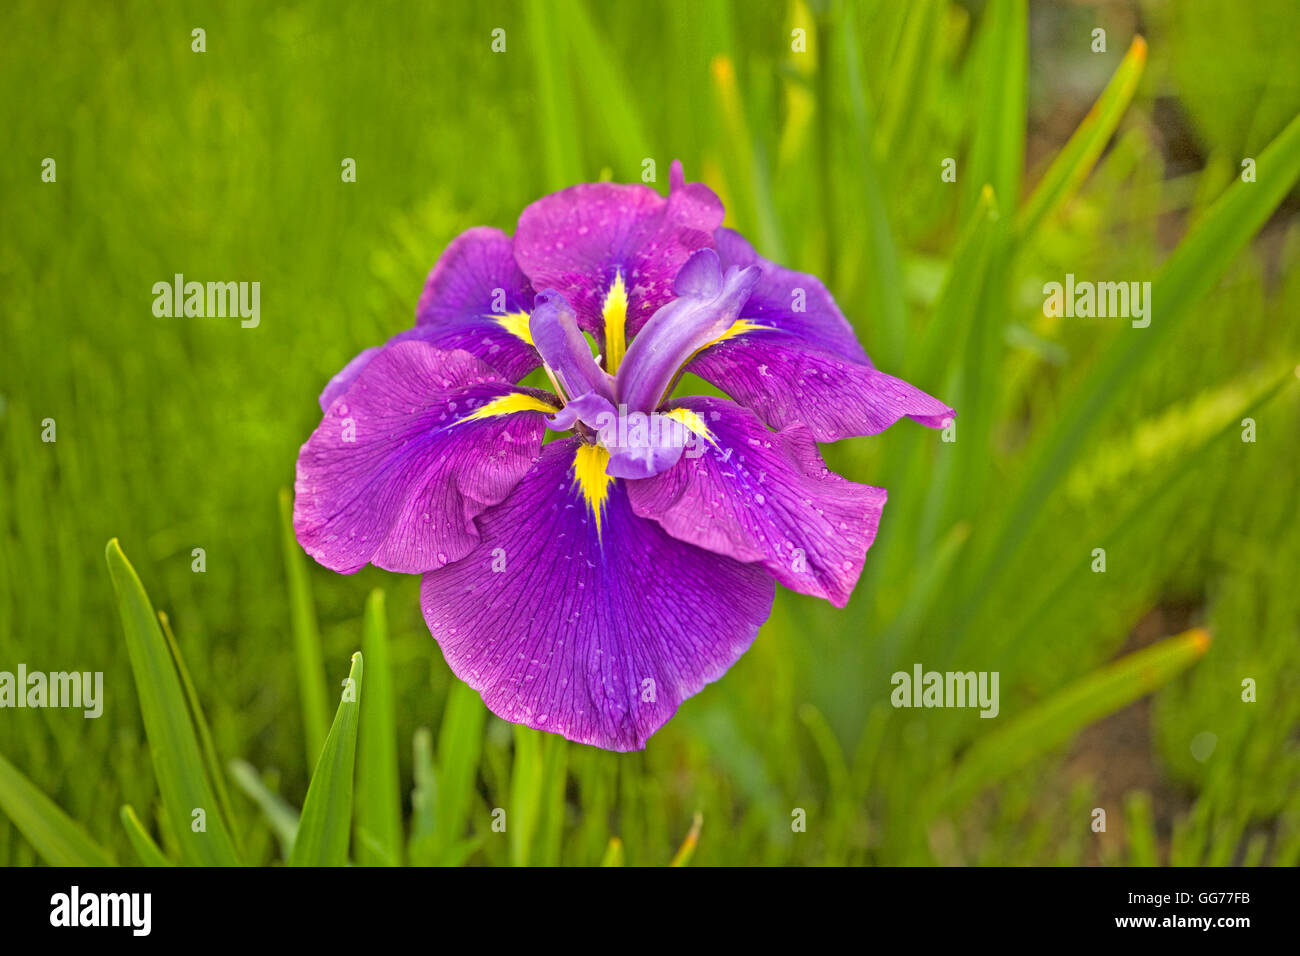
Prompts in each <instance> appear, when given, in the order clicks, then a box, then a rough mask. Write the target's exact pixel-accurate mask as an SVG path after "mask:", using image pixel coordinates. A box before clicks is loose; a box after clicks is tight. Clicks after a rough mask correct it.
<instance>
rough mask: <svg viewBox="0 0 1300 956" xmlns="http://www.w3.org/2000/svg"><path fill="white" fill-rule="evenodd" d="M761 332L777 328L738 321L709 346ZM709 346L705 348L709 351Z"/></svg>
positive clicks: (746, 320) (745, 320)
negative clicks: (750, 333)
mask: <svg viewBox="0 0 1300 956" xmlns="http://www.w3.org/2000/svg"><path fill="white" fill-rule="evenodd" d="M760 330H767V331H769V332H772V331H775V330H776V327H775V326H771V325H759V324H758V323H757V322H751V321H750V320H749V319H737V320H736V321H735V322H732V323H731V328H729V329H727V331H725V332H723V333H722V334H721V335H719V336H718V337H717V338H716V339H714V340H713V341H712V342H710V343H709V345H717V344H718V343H719V342H725V341H727V339H734V338H737V337H738V336H741V335H744V334H745V333H746V332H757V331H760ZM709 345H705V346H703V348H706V349H707V348H708V347H709Z"/></svg>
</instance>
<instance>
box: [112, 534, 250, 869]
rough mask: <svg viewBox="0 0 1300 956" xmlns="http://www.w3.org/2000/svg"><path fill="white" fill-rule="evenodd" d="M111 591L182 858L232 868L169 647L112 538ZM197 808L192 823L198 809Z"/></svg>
mask: <svg viewBox="0 0 1300 956" xmlns="http://www.w3.org/2000/svg"><path fill="white" fill-rule="evenodd" d="M105 557H106V558H107V561H108V570H109V573H110V574H111V575H112V578H113V588H114V590H115V591H116V592H117V603H118V609H119V611H120V612H121V615H122V628H123V630H124V631H125V633H126V649H127V653H128V656H129V657H130V658H131V670H132V671H133V672H134V673H135V685H136V694H137V695H138V697H139V700H140V714H141V716H142V717H143V718H144V729H145V733H146V734H147V736H148V738H149V748H150V750H151V752H152V754H153V765H154V774H155V775H156V776H157V778H158V791H159V793H160V794H161V795H162V801H163V806H164V807H165V808H166V810H167V818H168V820H170V821H171V826H172V827H173V828H174V831H175V832H174V836H175V837H176V841H177V843H178V845H179V846H180V849H181V856H182V857H183V858H184V860H185V861H186V862H187V863H191V864H196V865H205V866H238V865H239V862H240V861H239V857H238V855H237V854H236V852H235V844H234V841H233V840H232V839H231V837H230V832H229V831H228V830H227V829H226V824H225V822H224V821H223V820H222V818H221V812H220V804H219V803H218V802H217V797H216V794H215V792H214V791H213V789H212V784H211V782H210V781H209V780H208V777H207V773H206V771H205V769H204V764H203V753H202V750H201V748H200V747H199V742H198V738H197V736H196V735H195V732H194V725H193V724H192V723H191V721H190V718H189V708H188V705H187V704H186V701H185V692H184V691H183V690H182V689H181V681H180V678H179V677H178V676H177V673H176V665H175V663H174V661H173V660H172V652H171V649H170V648H169V647H168V646H167V639H166V638H164V637H163V633H162V628H161V627H159V625H158V617H157V615H156V614H155V613H154V608H153V605H152V604H151V603H150V602H149V596H148V595H147V594H146V593H145V590H144V586H143V585H141V583H140V578H139V577H138V576H137V575H136V573H135V568H133V567H132V566H131V563H130V562H129V561H128V560H127V559H126V555H125V554H123V553H122V548H121V546H120V545H118V543H117V539H116V538H114V539H113V540H112V541H110V542H109V543H108V547H107V549H106V551H105ZM199 810H202V811H203V819H204V826H203V827H202V828H199V829H196V828H197V827H198V823H197V820H198V818H197V817H196V816H195V813H196V811H199Z"/></svg>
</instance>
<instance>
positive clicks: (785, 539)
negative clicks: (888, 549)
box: [628, 398, 885, 607]
mask: <svg viewBox="0 0 1300 956" xmlns="http://www.w3.org/2000/svg"><path fill="white" fill-rule="evenodd" d="M675 404H677V405H678V406H679V407H685V408H689V409H690V410H691V411H693V412H694V413H695V414H697V415H698V416H699V420H700V421H702V422H703V423H704V425H705V426H706V427H707V428H708V429H709V432H710V435H711V436H712V444H711V445H709V446H707V450H705V451H704V453H703V454H701V455H696V456H692V455H689V454H688V455H686V456H683V457H682V459H681V460H680V461H678V462H677V464H676V465H674V466H673V467H672V468H671V469H669V470H668V471H666V472H664V473H663V474H660V475H656V476H655V477H653V478H644V479H641V480H638V481H631V482H628V494H629V497H630V500H631V502H632V510H633V511H634V512H636V514H638V515H641V516H642V517H645V518H651V519H653V520H655V521H657V522H659V524H661V525H662V526H663V527H664V529H665V530H667V531H668V532H669V533H670V534H671V535H673V537H675V538H678V539H680V540H682V541H686V542H688V543H690V544H693V545H697V546H698V547H701V548H707V549H708V550H709V551H713V552H716V553H717V554H723V555H727V556H728V557H732V558H735V559H736V560H737V561H755V562H758V563H760V564H761V565H762V566H763V567H764V568H766V569H767V570H768V572H770V573H771V574H772V575H773V576H774V577H775V578H776V579H777V580H778V581H780V582H781V583H782V584H784V585H785V586H786V587H788V588H790V589H791V590H794V591H800V592H802V593H804V594H811V595H813V596H815V597H822V598H826V599H827V600H829V601H831V602H832V603H833V604H835V605H836V606H838V607H843V606H844V605H845V604H846V603H848V600H849V596H850V595H851V594H852V593H853V587H854V585H855V584H857V581H858V576H859V575H860V574H861V573H862V564H863V560H864V559H865V557H866V553H867V549H868V548H870V547H871V542H872V541H874V540H875V537H876V527H877V525H878V524H879V523H880V513H881V509H883V508H884V505H885V489H883V488H874V487H872V486H871V485H860V484H857V483H856V482H852V481H847V480H845V479H844V478H841V477H840V476H839V475H836V474H834V473H833V472H831V471H830V470H829V469H828V468H827V467H826V464H825V463H824V462H823V461H822V458H821V455H820V454H819V453H818V451H817V445H816V443H815V442H814V441H813V437H812V433H811V432H810V431H809V429H808V428H807V427H805V426H804V425H800V424H795V425H791V426H789V427H788V428H785V429H784V430H782V431H780V432H771V431H768V430H767V428H765V427H764V426H763V423H762V422H761V421H759V420H758V418H757V417H756V416H755V415H754V414H753V413H752V412H750V411H747V410H746V409H744V408H741V407H740V406H739V405H736V404H735V403H734V402H729V401H726V400H724V399H718V398H689V399H684V400H682V401H681V402H678V403H675Z"/></svg>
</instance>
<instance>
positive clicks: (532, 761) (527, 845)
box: [506, 724, 542, 866]
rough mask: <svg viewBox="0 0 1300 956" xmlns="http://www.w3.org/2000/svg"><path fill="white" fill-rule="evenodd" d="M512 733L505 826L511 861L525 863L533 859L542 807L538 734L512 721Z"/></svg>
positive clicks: (516, 863) (511, 862)
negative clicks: (507, 811) (513, 752)
mask: <svg viewBox="0 0 1300 956" xmlns="http://www.w3.org/2000/svg"><path fill="white" fill-rule="evenodd" d="M514 735H515V760H514V764H513V765H512V766H511V768H510V812H509V816H508V818H507V821H506V828H507V831H508V832H509V834H510V865H511V866H527V865H528V864H529V863H530V862H531V860H532V852H533V841H534V838H535V836H536V834H537V823H538V820H539V818H540V816H541V811H542V756H541V751H542V745H541V740H540V739H539V738H540V737H541V734H540V733H539V732H538V731H536V730H532V729H530V728H528V727H524V726H523V725H522V724H515V725H514Z"/></svg>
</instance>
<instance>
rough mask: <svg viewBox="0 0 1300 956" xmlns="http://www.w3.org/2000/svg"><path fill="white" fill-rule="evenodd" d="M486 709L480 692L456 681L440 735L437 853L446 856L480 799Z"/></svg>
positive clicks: (462, 834) (442, 856)
mask: <svg viewBox="0 0 1300 956" xmlns="http://www.w3.org/2000/svg"><path fill="white" fill-rule="evenodd" d="M486 719H487V708H486V707H485V706H484V705H483V699H482V698H481V697H479V695H478V691H476V690H474V689H473V688H472V687H470V686H469V685H467V684H464V683H462V682H461V681H458V680H457V681H453V682H452V685H451V689H450V691H449V692H448V694H447V705H446V707H445V708H444V710H443V714H442V726H441V727H440V728H439V731H438V764H437V767H438V769H437V780H438V784H437V793H438V825H437V829H436V830H435V832H436V833H437V840H436V846H437V852H438V857H439V859H441V860H442V862H444V863H446V862H447V861H446V859H445V854H446V853H448V852H449V851H450V850H451V849H452V848H453V846H454V845H455V844H456V843H457V842H459V841H460V840H461V839H463V838H464V836H465V827H466V825H467V824H468V822H469V815H470V809H471V807H473V805H474V800H475V799H476V797H477V791H476V790H475V781H476V779H477V776H478V763H479V755H480V754H481V753H482V751H483V724H484V721H485V720H486Z"/></svg>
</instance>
